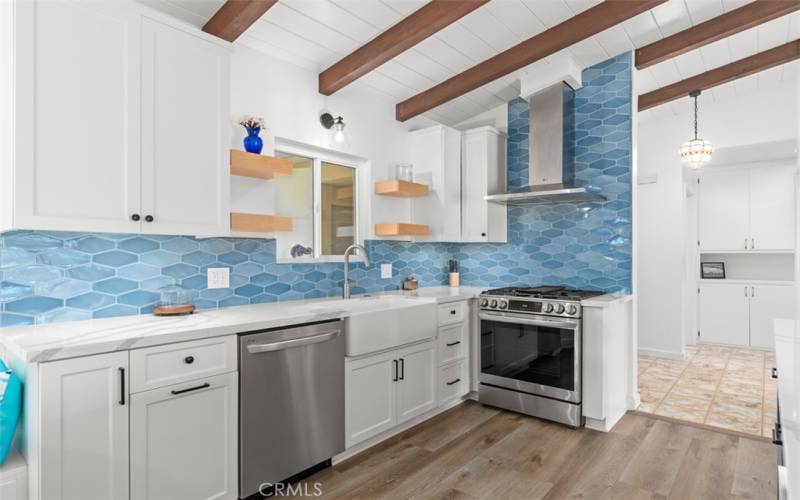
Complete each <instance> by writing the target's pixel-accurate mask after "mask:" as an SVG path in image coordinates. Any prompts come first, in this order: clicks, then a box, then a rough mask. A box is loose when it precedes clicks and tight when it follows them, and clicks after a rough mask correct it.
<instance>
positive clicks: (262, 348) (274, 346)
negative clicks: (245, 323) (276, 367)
mask: <svg viewBox="0 0 800 500" xmlns="http://www.w3.org/2000/svg"><path fill="white" fill-rule="evenodd" d="M341 334H342V331H341V330H332V331H329V332H325V333H322V334H320V335H314V336H313V337H302V338H299V339H292V340H282V341H279V342H269V343H267V344H251V345H248V346H247V352H249V353H250V354H257V353H259V352H273V351H282V350H284V349H290V348H292V347H301V346H304V345H311V344H317V343H319V342H327V341H328V340H333V339H335V338H336V337H338V336H339V335H341Z"/></svg>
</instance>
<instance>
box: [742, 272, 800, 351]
mask: <svg viewBox="0 0 800 500" xmlns="http://www.w3.org/2000/svg"><path fill="white" fill-rule="evenodd" d="M750 290H751V297H750V345H751V346H753V347H765V348H769V349H773V348H774V347H775V346H774V334H775V330H774V325H773V322H774V320H775V319H794V317H795V301H794V297H795V291H794V286H792V285H753V286H752V287H751V288H750Z"/></svg>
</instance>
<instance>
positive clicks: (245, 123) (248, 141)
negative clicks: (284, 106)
mask: <svg viewBox="0 0 800 500" xmlns="http://www.w3.org/2000/svg"><path fill="white" fill-rule="evenodd" d="M239 125H241V126H242V127H244V128H245V130H247V137H245V138H244V150H245V151H247V152H248V153H255V154H261V150H262V149H263V148H264V141H263V140H261V137H259V136H258V134H259V133H260V132H261V129H263V128H265V125H264V119H263V118H256V117H253V116H246V117H244V118H242V119H241V120H239Z"/></svg>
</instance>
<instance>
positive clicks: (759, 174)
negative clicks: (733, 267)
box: [750, 167, 796, 251]
mask: <svg viewBox="0 0 800 500" xmlns="http://www.w3.org/2000/svg"><path fill="white" fill-rule="evenodd" d="M795 172H796V169H795V168H794V167H780V168H778V167H773V168H758V169H753V170H751V171H750V238H751V239H750V248H751V250H756V251H757V250H790V251H791V250H794V236H795V208H794V203H795V192H796V187H795Z"/></svg>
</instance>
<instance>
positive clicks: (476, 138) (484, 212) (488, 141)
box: [461, 127, 508, 243]
mask: <svg viewBox="0 0 800 500" xmlns="http://www.w3.org/2000/svg"><path fill="white" fill-rule="evenodd" d="M505 190H506V136H505V134H503V133H502V132H500V131H498V130H497V129H495V128H493V127H481V128H477V129H473V130H467V131H465V132H464V135H463V137H462V140H461V227H462V230H461V239H462V241H464V242H492V243H505V242H506V241H508V239H507V238H508V236H507V223H506V213H507V211H506V206H505V205H499V204H497V203H489V202H487V201H486V200H484V196H486V195H488V194H496V193H500V192H504V191H505Z"/></svg>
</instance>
